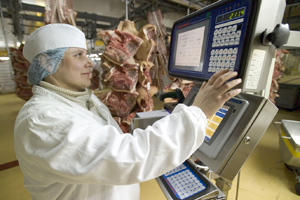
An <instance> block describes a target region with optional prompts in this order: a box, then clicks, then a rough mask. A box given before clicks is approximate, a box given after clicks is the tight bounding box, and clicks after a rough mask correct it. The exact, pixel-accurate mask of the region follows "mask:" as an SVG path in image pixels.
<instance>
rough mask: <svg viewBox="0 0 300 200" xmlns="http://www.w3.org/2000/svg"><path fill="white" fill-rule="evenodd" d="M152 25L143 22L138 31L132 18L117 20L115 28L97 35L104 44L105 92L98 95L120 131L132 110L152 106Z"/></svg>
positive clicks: (139, 110) (102, 60)
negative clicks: (143, 24)
mask: <svg viewBox="0 0 300 200" xmlns="http://www.w3.org/2000/svg"><path fill="white" fill-rule="evenodd" d="M156 33H157V32H156V27H155V26H154V25H151V24H147V25H145V26H144V27H142V28H141V29H140V30H139V31H138V30H136V27H135V24H134V22H132V21H129V20H125V21H121V22H120V23H119V25H118V28H117V29H115V30H103V31H100V32H99V33H98V36H99V38H100V39H101V40H102V41H103V43H104V44H105V45H106V47H105V50H104V52H103V54H102V59H101V67H102V74H101V77H102V85H104V86H105V87H107V88H109V89H110V90H109V92H106V93H103V94H101V95H100V96H99V98H100V100H101V101H102V102H103V103H104V104H106V105H107V106H108V108H109V110H110V112H111V113H112V115H113V117H114V119H115V120H116V121H117V122H118V123H119V125H120V127H121V129H122V130H123V132H124V133H127V132H128V131H129V125H130V123H131V120H132V118H133V117H134V115H135V113H136V112H145V111H152V110H153V109H154V105H153V100H152V95H153V94H154V93H156V92H155V91H157V88H156V89H155V87H153V86H151V83H152V79H151V76H150V71H151V69H152V68H153V66H154V63H153V62H152V61H151V60H153V55H156V52H155V46H156V44H155V41H154V40H153V39H152V38H155V37H156V36H155V34H156Z"/></svg>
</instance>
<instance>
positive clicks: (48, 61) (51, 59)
mask: <svg viewBox="0 0 300 200" xmlns="http://www.w3.org/2000/svg"><path fill="white" fill-rule="evenodd" d="M67 49H68V47H63V48H57V49H51V50H47V51H45V52H42V53H40V54H38V55H36V56H35V57H34V58H33V60H32V62H31V64H30V66H29V69H28V72H27V82H28V83H29V84H30V85H38V84H39V83H40V81H42V80H43V79H44V78H45V77H46V76H48V75H50V74H54V73H55V72H56V70H57V67H58V65H59V63H60V61H61V59H62V58H63V57H64V53H65V51H66V50H67Z"/></svg>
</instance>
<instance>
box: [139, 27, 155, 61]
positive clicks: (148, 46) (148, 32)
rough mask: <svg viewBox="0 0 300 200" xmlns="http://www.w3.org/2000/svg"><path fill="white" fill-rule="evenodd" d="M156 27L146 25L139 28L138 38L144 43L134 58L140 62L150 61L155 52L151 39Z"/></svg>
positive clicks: (153, 42)
mask: <svg viewBox="0 0 300 200" xmlns="http://www.w3.org/2000/svg"><path fill="white" fill-rule="evenodd" d="M155 32H156V27H155V26H154V25H151V24H147V25H145V26H143V27H142V28H141V30H140V31H139V34H138V36H139V37H140V38H142V39H143V41H144V43H143V44H142V45H141V47H140V48H139V49H138V51H137V53H136V55H135V58H136V59H137V60H142V61H150V60H151V58H152V56H153V53H154V51H155V46H156V44H155V41H154V40H153V39H152V38H153V36H154V35H155Z"/></svg>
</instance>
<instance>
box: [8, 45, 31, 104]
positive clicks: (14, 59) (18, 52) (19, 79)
mask: <svg viewBox="0 0 300 200" xmlns="http://www.w3.org/2000/svg"><path fill="white" fill-rule="evenodd" d="M23 46H24V45H21V46H20V47H19V48H18V49H17V48H9V51H10V57H11V63H12V68H13V71H14V81H15V83H16V90H15V92H16V95H17V96H18V97H20V98H21V99H24V100H26V101H27V100H29V99H30V97H31V96H32V95H33V94H32V91H31V90H32V87H31V86H30V85H29V84H28V83H27V71H28V68H29V65H30V63H29V62H28V60H26V58H25V57H24V56H23V53H22V51H23Z"/></svg>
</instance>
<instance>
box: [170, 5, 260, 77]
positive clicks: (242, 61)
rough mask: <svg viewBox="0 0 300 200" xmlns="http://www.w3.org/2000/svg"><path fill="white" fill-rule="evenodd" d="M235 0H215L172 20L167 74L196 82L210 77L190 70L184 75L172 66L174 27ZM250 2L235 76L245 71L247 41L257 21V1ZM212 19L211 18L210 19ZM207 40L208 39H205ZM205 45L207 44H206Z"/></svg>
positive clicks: (242, 74)
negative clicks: (245, 32) (215, 0)
mask: <svg viewBox="0 0 300 200" xmlns="http://www.w3.org/2000/svg"><path fill="white" fill-rule="evenodd" d="M233 1H235V0H224V1H220V2H216V3H214V4H211V5H209V6H207V7H205V8H203V9H201V10H198V11H196V12H194V13H192V14H190V15H188V16H186V17H183V18H181V19H179V20H178V21H176V22H174V24H173V28H172V34H171V43H170V49H171V51H170V56H169V62H168V75H169V76H171V77H174V78H181V79H185V80H190V81H197V82H202V81H207V80H208V79H209V78H210V77H208V78H206V77H201V76H200V77H199V75H200V73H191V71H188V72H189V73H190V74H189V75H186V74H181V73H182V71H181V73H180V71H179V72H178V71H176V68H174V66H173V63H172V59H173V58H172V57H173V52H172V49H173V48H174V44H175V42H174V41H173V40H174V37H176V29H175V27H176V26H177V25H178V24H180V23H182V22H184V21H186V20H189V19H191V18H193V17H196V16H198V15H205V14H206V13H208V12H210V11H211V10H213V9H215V8H217V7H220V6H223V5H225V4H228V3H230V2H233ZM250 3H251V6H250V10H249V16H251V17H249V18H248V22H247V26H246V29H247V30H248V31H247V34H245V39H244V42H243V44H242V45H243V51H242V53H241V59H240V62H239V67H238V69H239V70H238V75H237V77H236V78H242V77H243V76H244V72H245V66H246V63H247V61H248V59H249V50H250V46H251V44H250V43H249V42H247V41H251V40H252V37H253V34H252V33H253V30H254V25H255V23H256V21H257V17H258V16H257V12H258V9H257V7H258V1H257V0H252V1H250ZM211 21H212V20H211ZM211 21H210V25H209V29H210V26H211ZM208 34H210V33H208ZM207 42H208V41H207ZM206 45H207V44H206ZM204 56H206V55H204ZM204 59H205V58H204ZM191 74H193V75H191Z"/></svg>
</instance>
